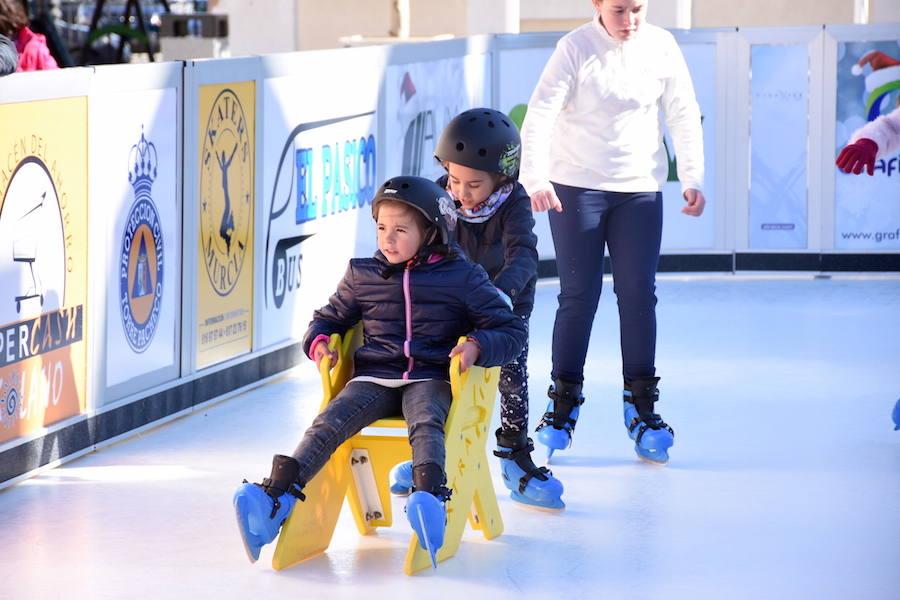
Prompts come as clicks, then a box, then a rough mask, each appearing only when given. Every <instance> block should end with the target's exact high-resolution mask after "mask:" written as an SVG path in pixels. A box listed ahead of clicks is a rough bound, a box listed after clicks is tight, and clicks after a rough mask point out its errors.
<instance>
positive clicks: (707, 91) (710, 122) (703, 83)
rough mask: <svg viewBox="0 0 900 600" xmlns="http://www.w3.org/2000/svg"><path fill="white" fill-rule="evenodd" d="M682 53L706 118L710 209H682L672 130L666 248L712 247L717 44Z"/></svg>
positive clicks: (683, 47)
mask: <svg viewBox="0 0 900 600" xmlns="http://www.w3.org/2000/svg"><path fill="white" fill-rule="evenodd" d="M680 47H681V52H682V53H683V54H684V60H685V62H687V66H688V70H689V71H690V73H691V80H692V81H693V83H694V92H695V93H696V95H697V104H699V105H700V118H701V119H702V121H703V153H704V164H705V176H704V182H703V195H704V196H705V197H706V202H707V205H706V210H705V211H704V212H703V215H702V216H701V217H700V218H696V217H689V216H687V215H685V214H683V213H682V212H681V209H682V208H683V207H684V197H683V196H682V194H681V182H679V181H678V174H677V173H676V170H675V165H676V161H677V159H678V157H677V156H676V155H675V147H674V145H673V144H672V139H671V137H669V135H668V133H666V136H665V144H666V152H667V155H668V158H669V177H668V179H669V180H668V182H667V183H666V184H665V185H664V186H663V189H662V193H663V232H662V251H663V252H665V251H667V250H682V249H711V248H713V247H714V246H715V243H716V211H717V210H718V208H717V206H716V200H717V199H716V198H715V197H714V193H715V189H716V161H717V156H716V127H717V125H718V123H717V118H716V45H715V44H713V43H706V44H681V46H680Z"/></svg>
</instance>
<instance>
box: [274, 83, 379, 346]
mask: <svg viewBox="0 0 900 600" xmlns="http://www.w3.org/2000/svg"><path fill="white" fill-rule="evenodd" d="M298 85H299V83H298V78H294V77H281V78H275V79H268V80H266V82H265V83H264V88H263V106H264V110H263V111H262V127H263V128H264V136H263V138H264V139H265V148H264V149H263V153H262V156H263V160H262V164H263V165H264V167H262V168H263V169H264V170H263V173H262V176H263V189H264V190H265V194H266V196H265V197H264V199H263V201H264V202H265V208H264V211H265V212H264V222H263V226H262V227H261V228H260V231H261V235H264V236H265V241H264V245H263V246H262V247H263V248H264V252H265V266H264V269H265V271H264V273H265V284H264V285H265V290H264V292H263V310H262V317H261V320H262V322H261V323H260V324H259V326H260V327H262V331H261V337H262V345H263V346H267V345H270V344H274V343H277V342H279V341H283V340H287V339H299V338H300V337H301V336H302V335H303V333H304V332H305V331H306V327H307V325H308V324H309V321H310V319H311V318H312V312H313V310H315V309H317V308H319V307H321V306H322V305H323V304H325V303H326V302H327V300H328V297H329V296H330V295H331V294H332V293H333V292H334V290H335V289H336V287H337V284H338V282H339V281H340V279H341V277H342V276H343V275H344V272H345V271H346V268H347V261H348V260H349V259H351V258H353V257H355V256H371V255H372V254H373V253H374V252H375V250H376V248H377V246H376V244H375V228H374V225H373V222H372V214H371V200H372V197H373V196H374V195H375V191H376V190H377V189H378V186H379V185H380V183H381V182H379V181H378V180H377V177H378V175H377V170H376V167H377V157H376V153H377V143H376V126H377V122H376V119H375V114H376V113H375V108H376V101H377V100H376V98H377V97H376V96H375V95H374V94H373V95H372V99H371V101H367V100H366V99H365V97H364V95H359V98H360V100H359V101H358V102H351V103H350V105H348V103H347V102H344V103H343V104H344V105H343V106H340V107H335V106H334V103H332V105H331V106H328V105H327V104H326V103H327V98H325V97H323V101H322V102H319V103H316V102H315V101H308V102H297V101H296V98H297V89H298ZM351 105H352V106H351ZM304 256H306V257H307V258H306V259H304V258H303V257H304ZM309 257H315V260H310V259H309Z"/></svg>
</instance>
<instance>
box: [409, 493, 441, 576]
mask: <svg viewBox="0 0 900 600" xmlns="http://www.w3.org/2000/svg"><path fill="white" fill-rule="evenodd" d="M413 510H415V511H416V517H417V518H418V520H419V527H421V528H422V539H420V540H419V543H421V544H423V545H424V546H425V550H427V551H428V556H429V558H431V568H432V569H437V550H435V549H433V548H432V547H431V542H430V541H429V539H428V535H427V531H428V530H427V529H426V528H425V515H424V513H425V511H423V510H422V509H421V508H420V509H413Z"/></svg>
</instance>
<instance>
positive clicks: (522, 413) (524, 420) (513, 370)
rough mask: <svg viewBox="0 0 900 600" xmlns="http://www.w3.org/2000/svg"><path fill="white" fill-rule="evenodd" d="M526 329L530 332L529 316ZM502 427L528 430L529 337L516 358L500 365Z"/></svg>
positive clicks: (525, 318)
mask: <svg viewBox="0 0 900 600" xmlns="http://www.w3.org/2000/svg"><path fill="white" fill-rule="evenodd" d="M522 318H523V320H524V321H525V331H526V333H527V332H528V318H527V317H522ZM500 427H501V428H502V429H503V431H505V432H507V433H511V432H516V431H527V430H528V337H527V336H526V338H525V346H523V347H522V352H520V353H519V356H517V357H516V360H514V361H512V362H511V363H507V364H505V365H503V366H502V367H500Z"/></svg>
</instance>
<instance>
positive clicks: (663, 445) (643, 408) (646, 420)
mask: <svg viewBox="0 0 900 600" xmlns="http://www.w3.org/2000/svg"><path fill="white" fill-rule="evenodd" d="M658 382H659V377H650V378H645V379H635V380H634V381H632V382H631V385H630V388H631V389H626V390H625V392H624V402H623V403H622V408H623V412H624V416H625V427H626V428H627V429H628V437H630V438H631V439H632V440H634V451H635V452H636V453H637V455H638V457H639V458H642V459H644V460H647V461H650V462H653V463H657V464H665V463H667V462H668V461H669V448H671V447H672V445H673V444H674V443H675V432H674V431H673V430H672V428H671V427H669V426H668V425H667V424H666V422H665V421H663V420H662V417H660V416H659V415H658V414H656V413H654V412H653V405H654V403H655V402H656V400H657V399H658V398H659V391H658V390H657V389H656V384H657V383H658Z"/></svg>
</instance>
